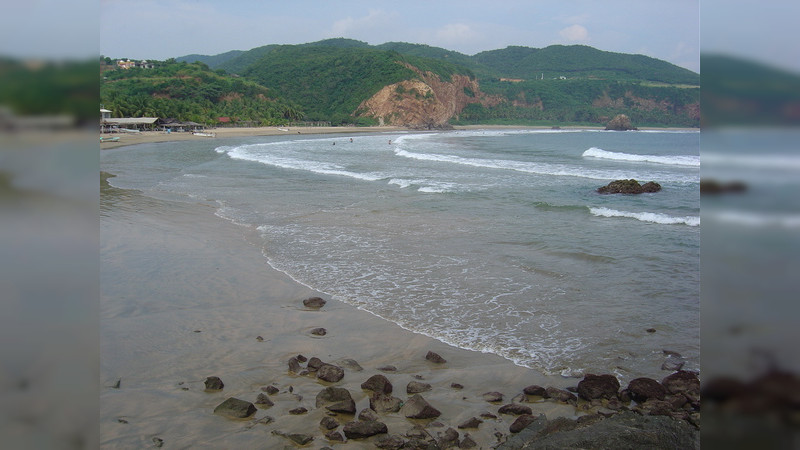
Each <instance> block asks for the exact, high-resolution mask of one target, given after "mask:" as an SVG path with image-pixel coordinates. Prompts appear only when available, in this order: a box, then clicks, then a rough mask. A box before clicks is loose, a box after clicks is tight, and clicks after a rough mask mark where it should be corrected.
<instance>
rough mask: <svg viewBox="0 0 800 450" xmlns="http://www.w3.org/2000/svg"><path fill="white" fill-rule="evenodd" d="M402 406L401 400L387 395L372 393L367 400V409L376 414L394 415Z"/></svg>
mask: <svg viewBox="0 0 800 450" xmlns="http://www.w3.org/2000/svg"><path fill="white" fill-rule="evenodd" d="M402 406H403V401H402V400H400V399H399V398H397V397H393V396H391V395H389V394H382V393H374V394H372V396H371V397H370V398H369V407H370V408H372V409H373V410H374V411H376V412H378V413H396V412H398V411H400V408H401V407H402Z"/></svg>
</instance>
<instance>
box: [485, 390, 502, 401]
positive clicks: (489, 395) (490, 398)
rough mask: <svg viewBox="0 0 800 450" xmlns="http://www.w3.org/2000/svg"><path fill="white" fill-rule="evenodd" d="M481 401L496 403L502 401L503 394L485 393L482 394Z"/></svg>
mask: <svg viewBox="0 0 800 450" xmlns="http://www.w3.org/2000/svg"><path fill="white" fill-rule="evenodd" d="M483 399H484V400H486V401H487V402H489V403H497V402H502V401H503V394H501V393H499V392H485V393H484V394H483Z"/></svg>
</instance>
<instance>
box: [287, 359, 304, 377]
mask: <svg viewBox="0 0 800 450" xmlns="http://www.w3.org/2000/svg"><path fill="white" fill-rule="evenodd" d="M302 370H303V367H302V366H300V361H298V360H297V357H296V356H292V357H291V359H289V372H292V373H300V372H301V371H302Z"/></svg>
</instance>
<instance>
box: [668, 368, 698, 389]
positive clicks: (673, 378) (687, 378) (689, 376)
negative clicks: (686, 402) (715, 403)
mask: <svg viewBox="0 0 800 450" xmlns="http://www.w3.org/2000/svg"><path fill="white" fill-rule="evenodd" d="M661 384H662V385H663V386H664V387H665V388H666V389H667V392H669V393H670V394H678V393H683V392H700V379H699V378H697V374H696V373H694V372H689V371H686V370H679V371H677V372H675V373H673V374H671V375H667V376H666V377H665V378H664V379H663V380H661Z"/></svg>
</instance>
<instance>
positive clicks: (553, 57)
mask: <svg viewBox="0 0 800 450" xmlns="http://www.w3.org/2000/svg"><path fill="white" fill-rule="evenodd" d="M473 59H474V60H475V61H476V62H478V63H481V64H483V65H484V66H486V67H488V68H490V69H492V70H493V71H494V74H495V76H497V77H506V78H522V79H535V78H542V75H543V76H544V78H557V77H561V76H564V77H567V78H587V79H588V78H594V79H597V78H600V79H608V80H628V81H630V80H643V81H654V82H661V83H668V84H688V85H693V86H699V85H700V75H699V74H697V73H694V72H692V71H691V70H688V69H684V68H682V67H678V66H676V65H674V64H670V63H668V62H666V61H662V60H659V59H655V58H651V57H648V56H644V55H631V54H625V53H614V52H606V51H602V50H598V49H596V48H592V47H589V46H586V45H568V46H565V45H551V46H549V47H545V48H542V49H537V48H530V47H507V48H505V49H502V50H492V51H487V52H481V53H478V54H477V55H475V56H473Z"/></svg>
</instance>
